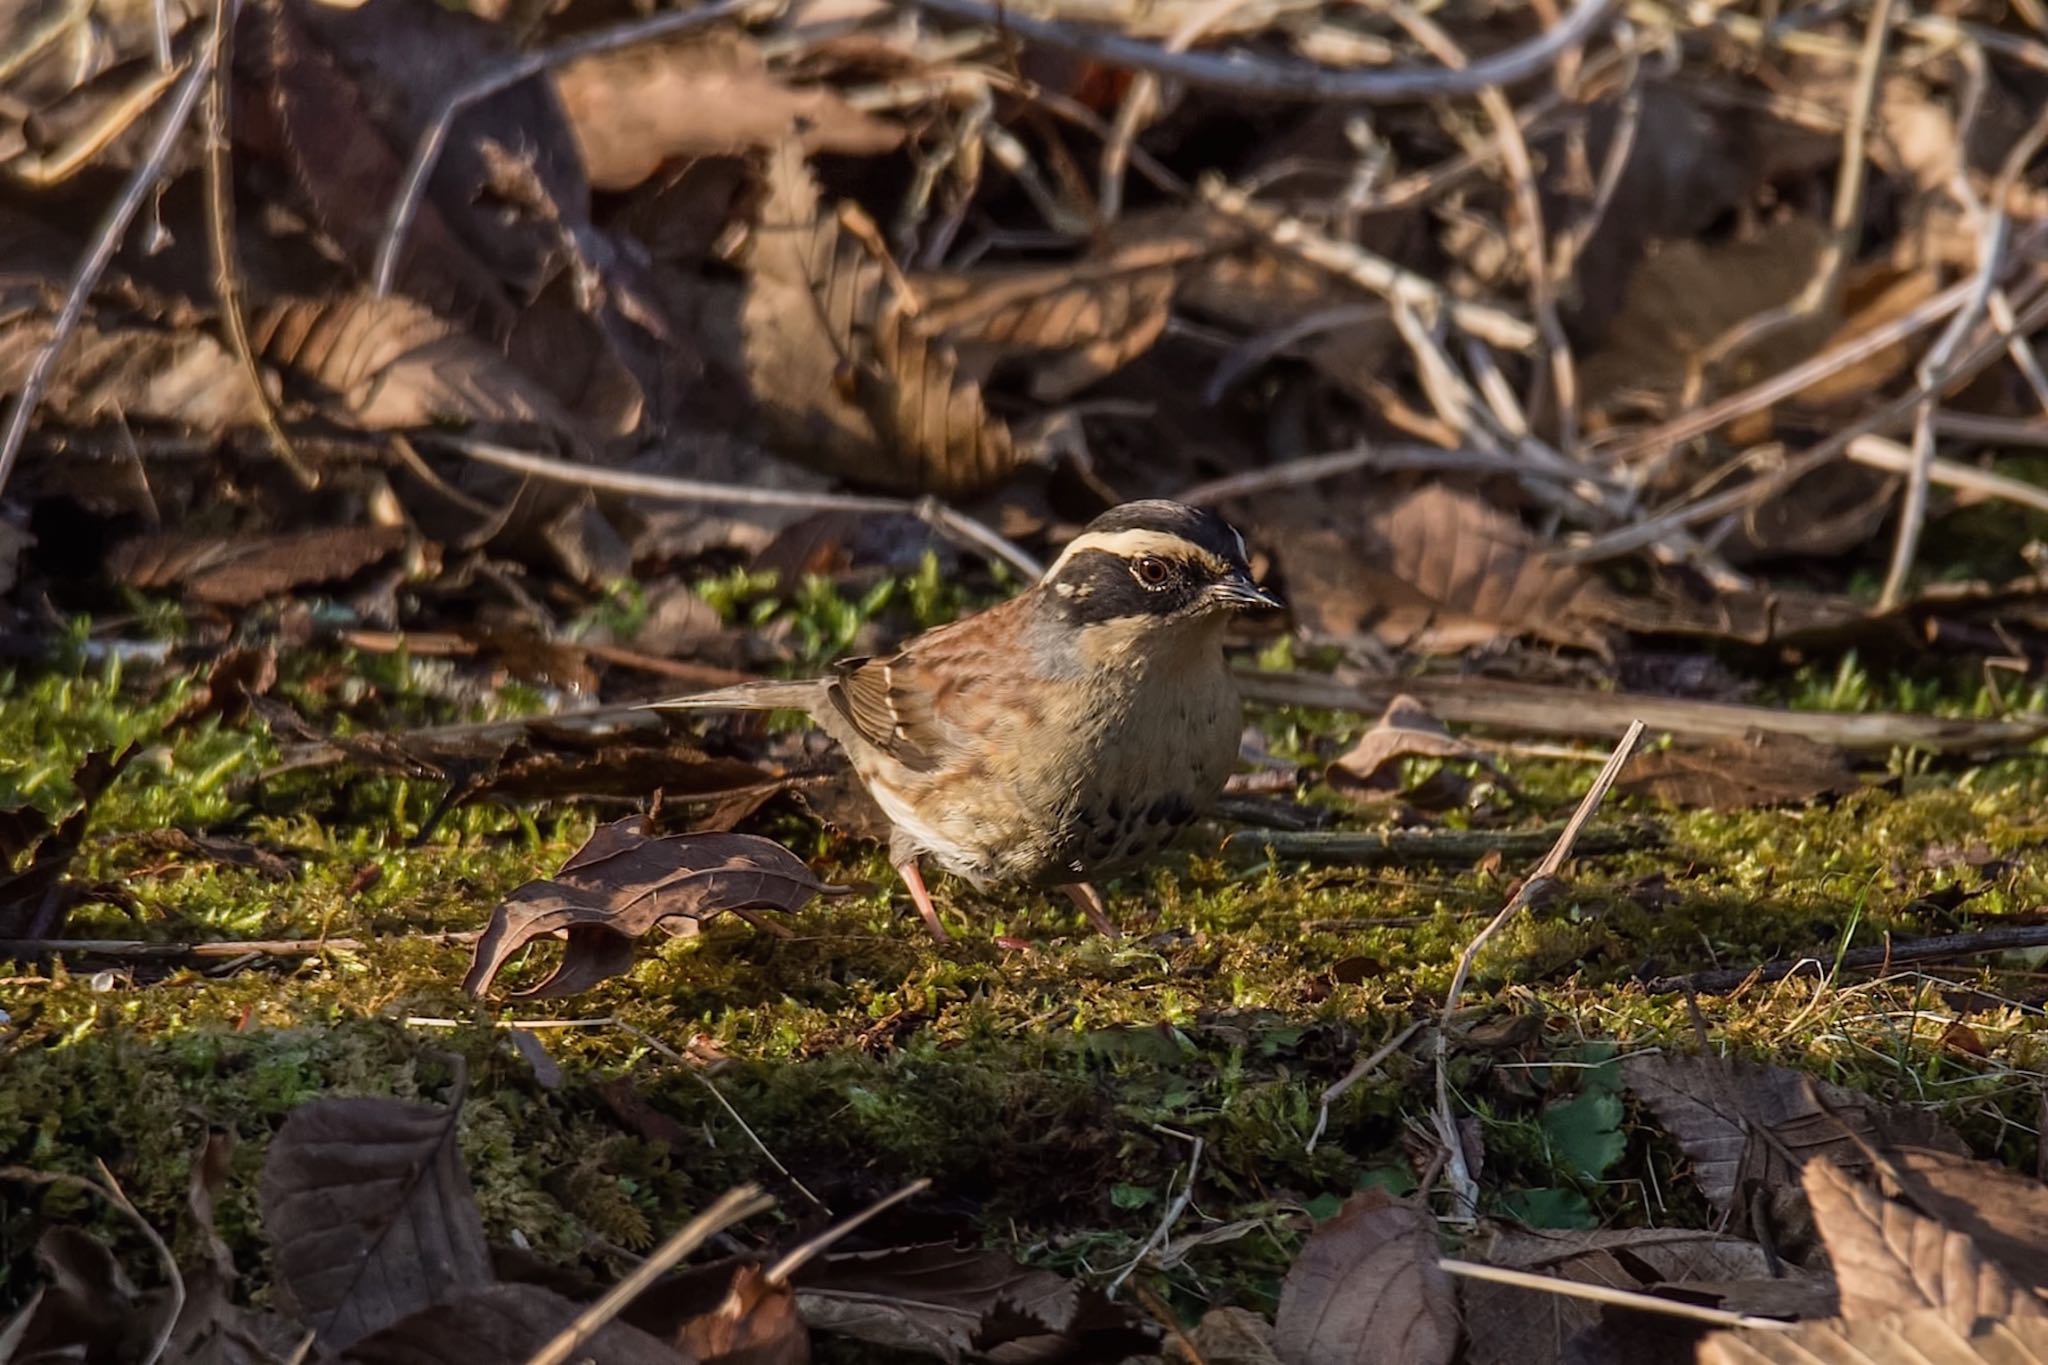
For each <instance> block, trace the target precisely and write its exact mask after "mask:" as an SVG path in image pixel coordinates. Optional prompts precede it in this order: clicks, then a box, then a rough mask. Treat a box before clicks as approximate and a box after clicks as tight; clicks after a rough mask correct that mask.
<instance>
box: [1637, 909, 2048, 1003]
mask: <svg viewBox="0 0 2048 1365" xmlns="http://www.w3.org/2000/svg"><path fill="white" fill-rule="evenodd" d="M2041 947H2048V925H2040V924H2020V925H2005V926H2000V925H1993V926H1992V927H1990V928H1987V929H1979V930H1976V931H1975V932H1973V933H1968V934H1944V935H1942V936H1941V937H1939V938H1923V939H1916V940H1912V941H1909V942H1905V943H1895V942H1887V943H1886V944H1884V945H1883V946H1882V947H1877V948H1851V949H1849V950H1848V951H1847V952H1843V953H1840V954H1837V952H1836V951H1835V949H1834V948H1833V947H1825V948H1816V949H1815V950H1814V951H1813V952H1811V953H1809V954H1807V955H1806V956H1804V957H1781V958H1777V959H1775V960H1773V961H1770V962H1760V963H1758V964H1757V965H1756V966H1754V967H1726V968H1721V969H1718V970H1715V971H1710V972H1693V973H1691V974H1690V975H1687V976H1660V977H1655V978H1653V979H1651V980H1649V981H1645V982H1643V983H1642V988H1643V989H1644V990H1645V991H1648V992H1650V993H1652V994H1655V995H1669V994H1673V993H1675V992H1679V991H1688V992H1693V993H1697V994H1700V995H1718V994H1720V993H1722V992H1725V991H1732V990H1736V989H1739V988H1740V987H1742V986H1744V985H1747V984H1749V983H1751V982H1758V983H1769V982H1772V981H1783V980H1785V979H1787V978H1788V977H1794V976H1800V975H1802V974H1804V975H1812V976H1817V977H1825V976H1830V975H1832V974H1833V973H1834V972H1836V971H1838V970H1839V971H1852V972H1860V971H1868V970H1870V969H1872V968H1876V969H1877V970H1879V971H1884V970H1887V969H1888V968H1890V967H1892V966H1895V965H1900V964H1905V963H1914V962H1947V961H1951V960H1953V959H1955V958H1959V957H1982V956H1984V955H1985V954H1987V953H2009V952H2013V951H2015V950H2017V949H2021V948H2041Z"/></svg>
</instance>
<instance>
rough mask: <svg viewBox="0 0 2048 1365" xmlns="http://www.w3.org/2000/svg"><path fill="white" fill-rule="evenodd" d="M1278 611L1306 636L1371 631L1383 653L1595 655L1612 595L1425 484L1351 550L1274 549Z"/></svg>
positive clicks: (1380, 516) (1329, 537) (1474, 502)
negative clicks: (1542, 649)
mask: <svg viewBox="0 0 2048 1365" xmlns="http://www.w3.org/2000/svg"><path fill="white" fill-rule="evenodd" d="M1280 560H1281V564H1282V566H1283V567H1284V568H1285V570H1286V574H1287V587H1288V601H1289V603H1290V605H1291V606H1292V607H1293V609H1294V612H1295V615H1296V616H1297V618H1298V619H1300V620H1302V622H1303V623H1304V624H1305V625H1307V626H1308V627H1309V628H1310V629H1311V630H1314V631H1316V632H1318V633H1320V634H1324V635H1331V636H1350V635H1358V634H1361V633H1364V632H1368V631H1369V632H1371V633H1372V634H1374V635H1376V636H1378V637H1379V639H1380V640H1381V641H1382V642H1383V643H1385V644H1388V645H1391V646H1395V647H1398V648H1404V649H1414V650H1419V651H1422V652H1426V653H1453V652H1456V651H1458V650H1462V649H1468V648H1472V647H1474V646H1477V645H1484V644H1490V643H1493V642H1495V641H1498V640H1503V639H1508V638H1512V637H1515V636H1520V635H1528V636H1533V637H1535V638H1537V639H1541V640H1547V641H1550V642H1551V643H1553V644H1560V645H1572V646H1577V647H1580V648H1584V649H1591V650H1595V651H1596V652H1598V651H1602V650H1604V648H1605V639H1604V635H1603V632H1602V631H1601V630H1600V628H1599V623H1600V622H1601V621H1603V620H1606V619H1608V618H1609V617H1610V616H1611V615H1612V614H1613V608H1612V605H1611V601H1612V594H1611V593H1609V592H1608V590H1607V589H1606V588H1605V586H1604V585H1602V584H1601V582H1600V581H1599V580H1598V579H1597V578H1595V577H1594V576H1593V575H1591V574H1590V573H1588V572H1586V571H1585V570H1583V569H1580V568H1577V567H1575V566H1572V565H1566V564H1556V563H1553V562H1551V560H1550V559H1549V558H1548V557H1547V556H1546V555H1545V553H1544V549H1543V546H1542V545H1541V544H1540V543H1539V542H1538V541H1537V540H1536V538H1535V537H1534V536H1533V535H1531V534H1530V533H1529V531H1528V530H1527V529H1526V528H1525V527H1524V526H1523V525H1522V523H1521V522H1520V521H1518V520H1516V519H1515V518H1514V517H1513V516H1511V515H1509V514H1507V513H1505V512H1501V511H1499V510H1498V509H1496V508H1494V507H1491V506H1489V505H1488V504H1486V503H1484V502H1481V501H1480V500H1479V499H1477V498H1475V497H1473V496H1472V495H1471V494H1468V493H1462V492H1459V491H1457V490H1455V489H1452V488H1448V487H1445V486H1444V485H1442V484H1430V485H1428V486H1426V487H1423V488H1420V489H1418V490H1416V491H1415V492H1413V493H1411V494H1409V495H1408V496H1406V497H1404V498H1402V499H1401V500H1400V501H1399V502H1397V503H1396V504H1394V505H1393V506H1392V507H1389V508H1386V509H1384V510H1382V511H1380V512H1378V513H1377V514H1375V515H1374V516H1373V517H1372V518H1371V519H1370V520H1369V521H1368V522H1367V524H1366V526H1365V529H1364V534H1363V536H1362V537H1361V538H1360V539H1359V540H1358V541H1357V542H1355V543H1354V541H1353V540H1352V539H1351V538H1349V537H1346V536H1344V535H1341V534H1339V533H1337V532H1331V531H1325V532H1310V533H1307V534H1305V535H1301V536H1297V537H1294V538H1292V539H1290V540H1288V541H1285V542H1283V548H1282V549H1281V552H1280Z"/></svg>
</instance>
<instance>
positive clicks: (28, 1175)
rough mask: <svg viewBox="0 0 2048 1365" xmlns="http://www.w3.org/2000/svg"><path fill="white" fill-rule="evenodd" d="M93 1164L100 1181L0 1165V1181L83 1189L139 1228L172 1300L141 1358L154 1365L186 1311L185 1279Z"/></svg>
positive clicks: (107, 1174) (108, 1175)
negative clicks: (157, 1264) (161, 1267)
mask: <svg viewBox="0 0 2048 1365" xmlns="http://www.w3.org/2000/svg"><path fill="white" fill-rule="evenodd" d="M94 1164H96V1165H97V1166H98V1167H99V1170H100V1179H99V1180H88V1179H86V1178H85V1177H84V1176H82V1175H68V1174H66V1173H64V1172H62V1171H37V1170H31V1169H30V1168H29V1167H27V1166H0V1180H19V1181H21V1182H22V1183H23V1184H28V1185H66V1186H69V1187H70V1188H72V1189H77V1190H85V1191H87V1192H89V1193H91V1194H96V1195H98V1196H99V1197H100V1198H102V1199H104V1200H106V1201H107V1202H108V1203H109V1204H112V1205H113V1206H114V1208H115V1209H116V1210H117V1211H118V1212H119V1213H120V1214H121V1215H122V1216H123V1217H124V1218H126V1219H127V1220H128V1221H129V1222H131V1223H133V1224H135V1226H136V1227H137V1228H139V1229H141V1231H142V1236H143V1238H144V1239H145V1240H146V1241H148V1243H149V1245H150V1249H151V1250H153V1251H155V1252H156V1256H157V1260H158V1261H160V1262H161V1263H162V1264H163V1268H164V1279H165V1280H167V1281H168V1282H169V1284H170V1290H171V1301H170V1302H169V1303H167V1304H165V1305H164V1307H163V1316H162V1319H161V1321H160V1323H159V1325H158V1327H157V1330H156V1338H155V1340H153V1341H152V1342H150V1346H149V1354H147V1355H145V1356H144V1357H142V1365H156V1362H157V1361H159V1360H161V1359H163V1354H164V1352H165V1351H166V1350H168V1349H169V1348H170V1344H171V1334H172V1333H173V1332H175V1331H176V1330H177V1328H178V1318H179V1316H180V1315H182V1314H183V1313H184V1311H185V1277H184V1276H183V1275H182V1274H180V1273H179V1272H178V1258H177V1257H176V1256H173V1255H172V1254H171V1249H170V1248H169V1247H168V1246H166V1245H164V1239H163V1238H162V1237H161V1236H159V1235H158V1234H157V1230H156V1229H155V1228H153V1227H151V1226H150V1224H149V1220H148V1219H147V1218H144V1217H143V1216H142V1215H141V1213H139V1212H138V1211H137V1210H136V1208H135V1205H133V1204H131V1203H129V1202H128V1196H127V1195H125V1194H123V1193H122V1192H121V1183H120V1182H119V1181H117V1180H115V1179H114V1173H113V1172H112V1171H110V1170H108V1169H107V1164H106V1163H105V1162H104V1161H100V1160H98V1158H94ZM102 1182H104V1183H102Z"/></svg>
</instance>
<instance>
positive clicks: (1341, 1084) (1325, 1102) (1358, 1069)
mask: <svg viewBox="0 0 2048 1365" xmlns="http://www.w3.org/2000/svg"><path fill="white" fill-rule="evenodd" d="M1424 1022H1425V1021H1424V1020H1421V1019H1417V1020H1416V1021H1415V1022H1413V1023H1411V1024H1410V1025H1408V1027H1407V1028H1404V1029H1402V1030H1401V1031H1400V1032H1399V1033H1397V1034H1395V1035H1394V1036H1393V1037H1391V1038H1389V1039H1388V1040H1387V1041H1386V1042H1384V1043H1382V1044H1380V1046H1378V1047H1376V1048H1374V1049H1373V1050H1372V1051H1371V1052H1370V1053H1369V1054H1367V1055H1366V1056H1364V1057H1360V1058H1359V1059H1358V1060H1357V1061H1356V1062H1354V1063H1353V1064H1352V1067H1351V1069H1350V1070H1349V1071H1347V1072H1345V1073H1344V1076H1343V1079H1341V1080H1338V1081H1335V1082H1333V1083H1332V1084H1331V1085H1330V1086H1329V1087H1328V1088H1326V1089H1325V1090H1324V1091H1323V1094H1322V1098H1321V1099H1319V1100H1318V1101H1317V1102H1316V1127H1315V1131H1314V1132H1312V1133H1310V1134H1309V1135H1308V1142H1307V1143H1306V1144H1305V1145H1304V1147H1303V1150H1304V1151H1309V1152H1313V1151H1314V1150H1315V1149H1316V1144H1317V1143H1318V1142H1320V1141H1322V1139H1323V1130H1324V1129H1325V1128H1327V1127H1329V1126H1330V1106H1331V1105H1333V1104H1335V1103H1336V1102H1337V1101H1338V1100H1339V1099H1341V1098H1342V1097H1343V1095H1344V1092H1345V1091H1347V1090H1349V1089H1350V1088H1351V1087H1352V1086H1354V1085H1357V1084H1358V1083H1359V1082H1360V1081H1362V1080H1364V1079H1365V1078H1366V1077H1367V1076H1370V1075H1371V1074H1372V1073H1373V1072H1375V1071H1377V1070H1379V1065H1380V1063H1381V1062H1384V1061H1385V1060H1387V1058H1389V1057H1391V1056H1393V1055H1394V1054H1395V1053H1397V1052H1399V1051H1400V1050H1401V1049H1402V1048H1403V1047H1405V1046H1407V1043H1408V1040H1409V1039H1410V1038H1413V1037H1414V1036H1415V1035H1416V1033H1417V1032H1418V1031H1419V1030H1420V1029H1421V1028H1422V1025H1423V1023H1424Z"/></svg>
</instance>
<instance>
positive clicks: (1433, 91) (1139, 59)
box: [910, 0, 1616, 104]
mask: <svg viewBox="0 0 2048 1365" xmlns="http://www.w3.org/2000/svg"><path fill="white" fill-rule="evenodd" d="M910 2H911V3H912V4H914V5H916V6H917V7H918V8H920V9H926V10H931V11H933V12H934V13H937V14H943V15H946V16H947V17H949V18H953V19H962V20H966V21H967V22H969V23H976V24H986V25H988V26H989V27H991V28H994V29H997V30H999V31H1001V32H1005V33H1014V34H1016V35H1017V36H1019V37H1021V38H1026V39H1029V40H1030V41H1032V42H1034V43H1042V44H1044V45H1045V46H1047V47H1056V48H1061V49H1063V50H1065V51H1068V52H1078V53H1080V54H1081V55H1083V56H1086V57H1093V58H1096V59H1097V60H1100V61H1103V62H1107V63H1109V64H1111V65H1114V66H1125V67H1131V68H1133V69H1135V70H1138V71H1150V72H1152V73H1154V74H1156V75H1160V76H1170V77H1172V78H1173V79H1175V80H1180V81H1185V82H1186V83H1187V84H1189V85H1194V86H1202V87H1205V88H1207V89H1211V90H1222V91H1227V92H1230V93H1233V94H1239V95H1252V96H1256V97H1258V98H1262V99H1273V100H1288V101H1301V102H1309V103H1355V104H1405V103H1410V102H1413V101H1417V100H1426V99H1439V98H1445V97H1449V96H1455V95H1473V94H1477V93H1478V92H1479V91H1481V90H1484V89H1487V88H1488V87H1490V86H1502V85H1514V84H1516V83H1517V82H1519V81H1524V80H1527V79H1529V78H1530V77H1532V76H1537V75H1540V74H1542V73H1543V72H1545V71H1547V70H1549V69H1550V68H1551V67H1552V66H1554V65H1555V64H1556V63H1557V61H1558V59H1559V58H1560V57H1562V56H1563V55H1564V53H1565V52H1566V51H1568V50H1570V49H1571V48H1574V47H1577V46H1579V45H1580V44H1581V43H1584V42H1585V41H1586V40H1587V39H1589V38H1591V37H1592V36H1593V35H1594V34H1595V33H1597V32H1598V31H1599V30H1600V28H1601V27H1602V25H1604V24H1605V23H1606V21H1607V18H1608V16H1609V14H1611V13H1612V11H1613V9H1614V6H1615V3H1616V0H1579V3H1578V4H1576V5H1574V6H1573V7H1572V11H1571V13H1570V14H1568V15H1566V16H1565V17H1564V19H1563V20H1562V21H1560V22H1559V23H1558V24H1556V25H1555V26H1553V27H1551V28H1549V29H1546V30H1545V31H1544V32H1543V33H1541V34H1539V35H1538V36H1536V37H1534V38H1531V39H1529V40H1528V41H1527V42H1525V43H1521V44H1518V45H1517V46H1515V47H1511V48H1508V49H1507V50H1506V51H1504V52H1497V53H1495V54H1494V55H1492V56H1490V57H1486V58H1484V59H1482V60H1480V61H1476V62H1474V63H1472V65H1470V66H1467V67H1462V68H1458V69H1450V68H1435V69H1406V70H1395V71H1331V70H1328V69H1327V68H1324V67H1320V66H1306V65H1303V64H1301V63H1298V62H1279V61H1272V60H1268V59H1266V58H1261V57H1254V56H1250V55H1248V54H1246V53H1243V52H1230V53H1214V52H1168V51H1166V50H1165V49H1164V48H1162V47H1161V46H1159V45H1158V44H1157V43H1150V42H1146V41H1144V40H1142V39H1138V38H1131V37H1127V36H1125V35H1124V34H1121V33H1114V32H1110V31H1108V30H1104V29H1093V28H1079V27H1075V26H1073V25H1069V24H1063V23H1058V22H1055V21H1052V20H1047V19H1034V18H1032V17H1030V16H1029V15H1025V14H1020V13H1018V12H1017V10H1016V8H1015V7H1013V6H1008V5H1004V6H997V5H988V4H983V3H981V0H910Z"/></svg>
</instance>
